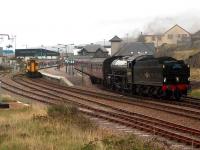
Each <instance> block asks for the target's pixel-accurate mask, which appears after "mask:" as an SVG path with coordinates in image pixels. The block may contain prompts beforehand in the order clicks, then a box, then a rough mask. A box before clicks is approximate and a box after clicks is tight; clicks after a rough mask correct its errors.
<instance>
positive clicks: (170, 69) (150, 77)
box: [75, 55, 190, 99]
mask: <svg viewBox="0 0 200 150" xmlns="http://www.w3.org/2000/svg"><path fill="white" fill-rule="evenodd" d="M75 69H77V70H79V71H81V72H83V73H85V74H87V75H89V76H90V79H91V81H92V83H101V84H103V85H104V86H105V87H108V88H111V89H113V90H118V91H122V92H127V93H131V94H138V95H146V96H156V97H159V98H172V97H173V98H175V99H180V97H181V96H182V95H187V93H188V90H189V89H190V82H189V77H190V68H189V65H186V64H185V63H184V61H182V60H176V59H174V58H171V57H159V58H155V57H154V56H152V55H137V56H132V57H130V56H125V57H121V56H114V57H110V58H93V59H78V60H76V62H75Z"/></svg>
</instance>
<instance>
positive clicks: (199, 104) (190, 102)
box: [39, 79, 200, 109]
mask: <svg viewBox="0 0 200 150" xmlns="http://www.w3.org/2000/svg"><path fill="white" fill-rule="evenodd" d="M39 80H40V82H43V83H44V85H51V86H52V87H55V88H58V89H62V90H69V91H72V92H74V91H76V90H77V89H78V90H79V93H81V94H85V95H89V96H92V95H95V96H99V97H102V98H107V99H109V98H111V99H113V98H115V99H120V100H124V101H127V100H129V101H135V100H136V99H144V97H141V96H135V97H130V96H129V97H128V96H124V95H120V96H119V94H118V95H116V94H110V93H109V94H108V93H102V92H101V93H98V92H96V91H93V90H85V89H81V88H77V87H67V86H62V85H57V84H52V83H50V82H49V81H46V80H44V79H39ZM145 99H148V100H151V101H156V102H161V103H168V104H174V105H179V106H185V107H190V108H196V109H200V98H194V97H184V99H183V100H182V101H172V100H162V101H161V100H159V99H152V98H148V97H145ZM148 103H149V101H148Z"/></svg>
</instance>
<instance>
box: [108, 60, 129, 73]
mask: <svg viewBox="0 0 200 150" xmlns="http://www.w3.org/2000/svg"><path fill="white" fill-rule="evenodd" d="M111 68H112V70H124V71H125V70H127V60H126V59H116V60H114V61H113V62H112V63H111Z"/></svg>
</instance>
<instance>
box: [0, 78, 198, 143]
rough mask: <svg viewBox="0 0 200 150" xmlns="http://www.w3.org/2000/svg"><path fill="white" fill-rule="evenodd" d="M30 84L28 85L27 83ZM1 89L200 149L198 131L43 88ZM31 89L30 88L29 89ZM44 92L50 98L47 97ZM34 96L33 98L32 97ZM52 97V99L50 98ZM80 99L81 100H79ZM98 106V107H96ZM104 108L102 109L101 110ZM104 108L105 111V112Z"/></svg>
mask: <svg viewBox="0 0 200 150" xmlns="http://www.w3.org/2000/svg"><path fill="white" fill-rule="evenodd" d="M29 84H30V83H29ZM2 88H3V89H5V90H8V91H10V92H12V93H15V94H18V95H21V96H24V97H27V98H30V99H34V100H38V101H41V102H45V103H48V104H63V103H70V104H73V105H76V106H78V107H79V108H80V109H79V110H80V111H81V112H82V113H84V114H86V115H89V116H94V117H98V118H103V119H106V120H109V121H112V122H116V123H119V124H123V125H126V126H129V127H132V128H137V129H139V130H143V131H146V132H150V133H152V134H155V135H160V136H163V137H166V138H169V139H172V140H176V141H179V142H181V143H185V144H187V145H193V146H194V147H200V138H199V137H200V131H199V130H196V129H192V128H187V127H184V126H180V125H177V124H173V123H170V122H166V121H163V120H159V119H155V118H152V117H148V116H145V115H141V114H137V113H133V112H129V111H126V110H122V109H119V108H115V107H113V106H108V105H106V104H101V103H95V105H94V102H93V104H90V105H88V104H86V103H85V100H82V102H80V101H79V102H78V101H74V100H73V99H74V98H71V99H69V97H68V98H65V97H62V96H59V95H56V94H53V93H52V91H53V90H52V89H51V90H50V89H46V88H44V87H43V91H42V92H41V93H39V94H38V91H40V90H41V89H42V88H38V89H35V88H32V90H31V89H28V88H27V87H26V89H24V88H21V87H19V86H17V85H15V86H14V85H13V84H12V83H11V82H10V83H8V82H5V81H3V85H2ZM29 88H31V87H29ZM45 92H47V93H49V95H51V96H47V95H46V94H45ZM55 92H57V91H55ZM32 95H34V96H32ZM52 96H54V97H52ZM79 99H81V98H79ZM97 106H98V107H97ZM103 107H104V108H103ZM105 108H106V110H105Z"/></svg>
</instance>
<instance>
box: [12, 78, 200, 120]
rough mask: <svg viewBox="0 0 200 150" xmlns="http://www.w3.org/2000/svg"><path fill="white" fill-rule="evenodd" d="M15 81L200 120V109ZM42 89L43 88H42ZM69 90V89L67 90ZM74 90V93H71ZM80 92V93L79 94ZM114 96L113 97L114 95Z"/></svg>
mask: <svg viewBox="0 0 200 150" xmlns="http://www.w3.org/2000/svg"><path fill="white" fill-rule="evenodd" d="M15 82H17V83H19V84H22V85H24V86H27V87H30V85H31V87H30V88H33V85H34V86H35V87H34V89H35V90H37V88H38V87H40V88H45V89H48V90H54V91H56V92H57V93H59V94H63V95H66V94H68V95H70V96H72V97H74V98H84V100H85V101H90V102H92V101H94V100H92V99H91V98H88V97H87V98H85V97H83V96H82V95H87V96H90V97H92V98H93V99H94V98H95V99H97V100H96V101H102V100H101V99H106V100H109V101H112V102H118V103H119V105H120V104H127V105H134V106H135V105H136V106H139V107H146V108H150V109H154V110H158V111H165V112H167V113H171V114H175V115H179V116H184V117H189V118H193V119H197V120H200V111H199V110H196V109H194V110H190V109H188V108H182V107H180V106H178V107H177V106H174V105H166V104H164V103H155V102H149V101H141V100H136V99H134V101H133V99H132V98H131V100H132V101H130V100H129V101H127V100H126V99H125V98H123V99H124V100H123V99H122V98H119V97H117V98H116V96H113V95H109V96H110V97H108V94H106V95H104V94H100V93H97V94H95V93H96V92H94V93H91V92H88V91H87V92H86V91H84V90H83V91H84V92H83V91H79V89H77V88H74V89H73V88H72V89H70V88H69V89H68V88H67V89H66V88H64V87H62V88H60V89H61V90H60V89H57V88H58V87H56V88H55V87H53V85H49V84H48V86H47V85H45V84H44V83H42V84H39V83H36V82H34V81H30V80H28V79H26V80H25V79H22V78H18V79H17V80H15ZM41 90H42V89H41ZM66 90H67V91H66ZM69 91H70V92H72V93H69ZM78 94H79V95H78ZM112 96H113V97H112Z"/></svg>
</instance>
